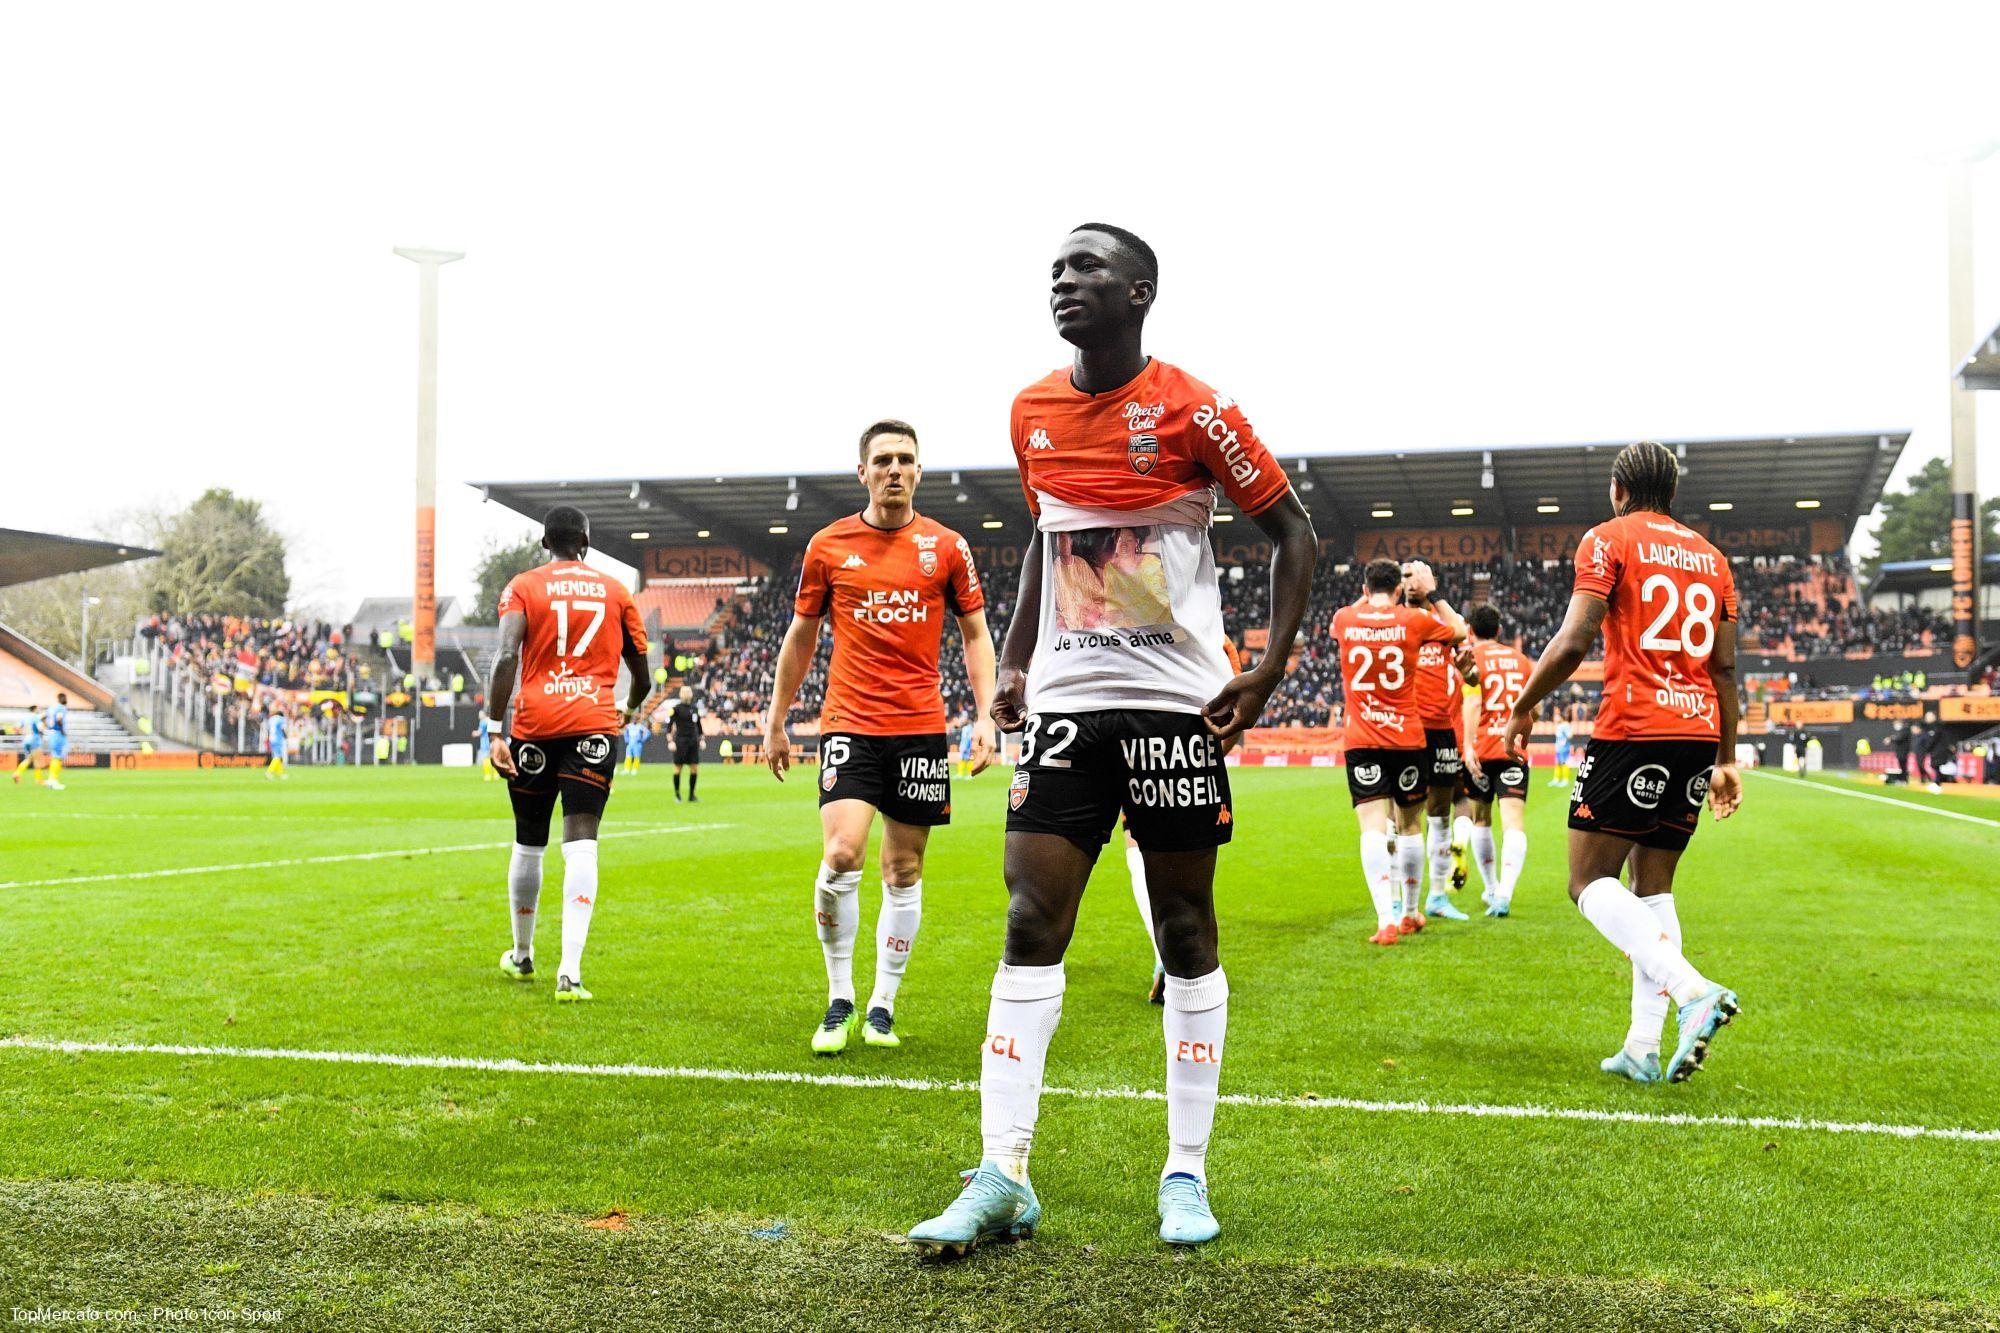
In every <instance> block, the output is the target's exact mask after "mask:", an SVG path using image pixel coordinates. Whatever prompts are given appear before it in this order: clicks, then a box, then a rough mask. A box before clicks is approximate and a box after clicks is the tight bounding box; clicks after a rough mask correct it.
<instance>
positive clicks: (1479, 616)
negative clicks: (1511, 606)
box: [1465, 606, 1500, 639]
mask: <svg viewBox="0 0 2000 1333" xmlns="http://www.w3.org/2000/svg"><path fill="white" fill-rule="evenodd" d="M1465 623H1466V624H1467V625H1469V626H1471V627H1472V632H1473V633H1474V634H1477V635H1478V636H1479V637H1480V638H1482V639H1497V638H1499V637H1500V613H1499V612H1498V611H1495V610H1494V609H1493V608H1492V607H1491V606H1475V607H1473V608H1472V614H1471V615H1468V616H1467V617H1466V618H1465Z"/></svg>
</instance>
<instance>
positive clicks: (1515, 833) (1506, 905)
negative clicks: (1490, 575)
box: [1460, 606, 1535, 916]
mask: <svg viewBox="0 0 2000 1333" xmlns="http://www.w3.org/2000/svg"><path fill="white" fill-rule="evenodd" d="M1465 620H1466V624H1467V625H1468V626H1469V627H1470V628H1471V630H1472V645H1471V651H1470V652H1469V653H1468V654H1467V655H1466V656H1467V659H1468V660H1467V661H1466V663H1465V701H1464V705H1463V707H1464V715H1465V734H1466V735H1467V736H1470V737H1472V743H1471V744H1470V745H1469V746H1467V748H1466V752H1465V777H1464V779H1463V781H1462V782H1461V784H1460V790H1461V791H1462V792H1463V793H1464V795H1465V797H1466V799H1467V800H1469V801H1470V802H1471V804H1472V816H1471V818H1472V852H1473V856H1474V858H1475V859H1476V860H1477V862H1478V865H1479V882H1480V885H1481V886H1482V891H1481V893H1480V895H1479V900H1480V901H1481V902H1483V903H1485V904H1486V915H1488V916H1506V915H1507V914H1508V913H1509V912H1510V911H1512V910H1513V903H1514V886H1515V885H1516V884H1517V883H1519V882H1520V879H1521V867H1522V866H1523V865H1525V864H1526V863H1527V859H1528V761H1527V760H1526V758H1521V759H1513V758H1509V757H1508V754H1507V719H1508V718H1510V717H1512V716H1513V714H1514V704H1515V703H1516V702H1517V701H1518V700H1519V699H1520V697H1521V691H1522V690H1523V689H1525V688H1527V684H1528V673H1529V672H1531V671H1533V670H1534V669H1535V663H1534V661H1533V659H1531V658H1529V657H1526V656H1523V655H1522V654H1521V652H1520V651H1519V650H1518V649H1516V648H1515V647H1514V646H1513V645H1512V644H1506V643H1501V642H1500V613H1499V612H1498V611H1496V610H1494V609H1493V608H1492V607H1490V606H1475V607H1474V608H1472V614H1470V615H1468V616H1467V617H1466V618H1465ZM1495 799H1498V801H1499V802H1500V826H1501V828H1502V830H1503V832H1504V835H1505V836H1504V839H1503V841H1502V843H1501V846H1500V856H1499V864H1498V866H1497V867H1496V866H1495V864H1494V856H1493V802H1494V801H1495Z"/></svg>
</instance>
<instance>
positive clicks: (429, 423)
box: [396, 246, 465, 701]
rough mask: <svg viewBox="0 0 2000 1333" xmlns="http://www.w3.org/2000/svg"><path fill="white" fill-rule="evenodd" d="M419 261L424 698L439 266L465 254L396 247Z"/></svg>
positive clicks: (430, 670) (432, 638)
mask: <svg viewBox="0 0 2000 1333" xmlns="http://www.w3.org/2000/svg"><path fill="white" fill-rule="evenodd" d="M396 253H397V254H399V255H401V256H402V257H403V258H405V259H408V260H412V261H414V262H415V263H416V265H417V587H416V595H415V597H414V598H413V599H412V605H411V608H410V621H411V627H412V629H413V630H414V631H415V633H414V639H415V642H414V643H413V644H412V645H411V654H410V658H411V660H410V671H411V673H412V674H413V675H415V676H416V678H417V690H418V699H419V701H421V699H422V697H423V695H422V690H423V687H424V682H425V681H426V680H428V679H430V677H431V676H432V675H433V674H434V673H435V672H436V670H437V342H438V336H437V328H438V321H437V308H438V269H439V268H440V267H442V266H443V265H445V264H449V263H451V262H453V261H454V260H459V259H463V258H465V255H464V253H463V252H461V251H456V250H422V249H407V248H405V247H403V246H397V247H396Z"/></svg>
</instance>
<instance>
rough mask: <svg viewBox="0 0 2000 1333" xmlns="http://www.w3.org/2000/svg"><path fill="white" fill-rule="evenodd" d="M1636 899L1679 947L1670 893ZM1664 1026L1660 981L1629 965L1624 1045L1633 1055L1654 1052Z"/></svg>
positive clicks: (1664, 1006)
mask: <svg viewBox="0 0 2000 1333" xmlns="http://www.w3.org/2000/svg"><path fill="white" fill-rule="evenodd" d="M1639 901H1640V902H1642V903H1644V904H1645V905H1646V908H1647V910H1649V911H1650V912H1652V914H1653V919H1654V920H1656V921H1658V922H1659V923H1660V929H1661V930H1662V931H1663V932H1665V933H1666V934H1667V935H1670V936H1672V937H1673V943H1674V947H1675V948H1676V949H1678V948H1680V947H1681V918H1680V914H1679V913H1678V912H1676V911H1674V895H1673V894H1671V893H1656V894H1654V895H1653V896H1652V897H1650V898H1641V899H1639ZM1666 1026H1667V993H1666V992H1665V991H1663V990H1661V989H1660V983H1659V982H1657V981H1653V980H1650V979H1649V978H1648V977H1647V976H1646V974H1645V973H1643V972H1641V971H1640V970H1639V965H1638V964H1637V963H1634V964H1633V965H1632V1026H1631V1027H1630V1028H1629V1029H1627V1030H1626V1033H1625V1049H1626V1050H1628V1051H1630V1052H1631V1053H1632V1054H1633V1055H1637V1056H1645V1055H1658V1054H1659V1053H1660V1034H1661V1033H1662V1032H1664V1031H1665V1030H1666Z"/></svg>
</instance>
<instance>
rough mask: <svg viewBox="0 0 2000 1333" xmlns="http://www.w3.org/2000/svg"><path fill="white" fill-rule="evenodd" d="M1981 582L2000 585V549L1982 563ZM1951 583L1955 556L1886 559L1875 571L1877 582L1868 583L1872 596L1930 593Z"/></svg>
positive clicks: (1947, 586) (1980, 569)
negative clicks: (1879, 594) (1882, 593)
mask: <svg viewBox="0 0 2000 1333" xmlns="http://www.w3.org/2000/svg"><path fill="white" fill-rule="evenodd" d="M1979 581H1980V582H1981V583H1982V584H1985V583H1991V584H1996V585H2000V552H1996V553H1994V554H1991V555H1988V556H1986V557H1985V558H1984V559H1982V560H1981V561H1980V562H1979ZM1950 586H1951V558H1950V557H1949V556H1944V557H1940V558H1939V559H1936V560H1885V561H1883V562H1882V565H1881V567H1880V568H1879V569H1877V570H1876V571H1875V581H1874V582H1873V583H1871V584H1869V585H1868V595H1869V596H1870V597H1873V596H1874V595H1875V594H1876V593H1878V592H1906V593H1914V592H1929V591H1930V590H1932V589H1934V588H1949V587H1950Z"/></svg>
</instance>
